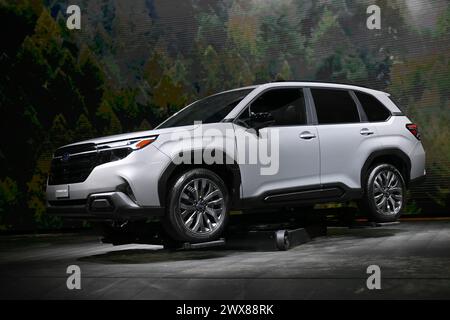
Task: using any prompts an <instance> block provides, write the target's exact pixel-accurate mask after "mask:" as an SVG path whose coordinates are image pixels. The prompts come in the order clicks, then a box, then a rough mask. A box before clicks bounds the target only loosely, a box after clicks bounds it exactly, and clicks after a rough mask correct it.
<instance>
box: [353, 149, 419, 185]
mask: <svg viewBox="0 0 450 320" xmlns="http://www.w3.org/2000/svg"><path fill="white" fill-rule="evenodd" d="M389 156H394V157H397V158H399V159H401V160H402V161H403V163H404V165H405V168H404V169H405V172H401V173H402V174H403V175H404V177H403V178H404V179H405V183H406V185H408V184H409V181H410V175H411V160H410V159H409V157H408V155H407V154H406V153H404V152H403V151H402V150H400V149H397V148H387V149H382V150H376V151H374V152H372V153H371V154H370V155H369V157H367V159H366V161H365V162H364V165H363V166H362V169H361V177H360V179H361V188H362V189H364V188H365V187H364V185H365V179H366V177H367V175H368V173H369V169H370V167H371V166H372V164H373V162H374V160H375V159H376V158H379V157H389ZM397 169H398V170H399V171H401V169H402V168H397Z"/></svg>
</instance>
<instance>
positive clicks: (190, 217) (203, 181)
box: [164, 169, 228, 242]
mask: <svg viewBox="0 0 450 320" xmlns="http://www.w3.org/2000/svg"><path fill="white" fill-rule="evenodd" d="M227 218H228V190H227V188H226V186H225V184H224V182H223V181H222V179H221V178H220V177H219V176H218V175H217V174H215V173H214V172H212V171H211V170H207V169H193V170H190V171H188V172H185V173H183V174H182V175H181V176H180V177H179V178H178V179H176V180H175V182H174V184H173V187H172V189H171V192H170V196H169V199H168V208H167V214H166V216H165V219H164V227H165V229H166V231H167V233H169V235H170V236H171V237H172V238H174V239H175V240H178V241H187V242H205V241H211V240H215V239H217V238H218V237H219V236H220V235H221V234H222V232H223V229H224V227H225V224H226V221H227Z"/></svg>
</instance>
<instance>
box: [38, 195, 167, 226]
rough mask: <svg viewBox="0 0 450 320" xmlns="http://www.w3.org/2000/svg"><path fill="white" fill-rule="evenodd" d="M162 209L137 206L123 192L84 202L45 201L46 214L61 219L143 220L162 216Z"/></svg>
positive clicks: (91, 197)
mask: <svg viewBox="0 0 450 320" xmlns="http://www.w3.org/2000/svg"><path fill="white" fill-rule="evenodd" d="M164 212H165V210H164V208H163V207H159V206H158V207H157V206H155V207H150V206H139V205H137V204H136V203H135V202H134V201H133V200H131V199H130V198H129V197H128V195H126V194H125V193H123V192H120V191H116V192H105V193H97V194H92V195H90V196H89V197H88V198H87V199H84V200H57V201H52V200H49V201H47V213H48V214H49V215H55V216H59V217H63V218H70V219H86V220H114V221H124V220H132V221H134V220H143V219H146V218H149V217H154V216H162V215H164Z"/></svg>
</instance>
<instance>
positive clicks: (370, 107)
mask: <svg viewBox="0 0 450 320" xmlns="http://www.w3.org/2000/svg"><path fill="white" fill-rule="evenodd" d="M355 94H356V97H357V98H358V100H359V102H360V103H361V105H362V108H363V110H364V112H365V113H366V116H367V120H369V122H380V121H385V120H386V119H387V118H389V116H390V115H391V113H390V112H389V110H388V109H387V108H386V107H385V106H384V105H383V103H381V102H380V101H379V100H378V99H377V98H375V97H374V96H373V95H371V94H368V93H364V92H357V91H355Z"/></svg>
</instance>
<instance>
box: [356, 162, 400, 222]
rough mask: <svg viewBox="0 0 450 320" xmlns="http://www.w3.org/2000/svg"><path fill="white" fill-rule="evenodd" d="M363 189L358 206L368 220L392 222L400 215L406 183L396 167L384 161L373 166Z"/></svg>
mask: <svg viewBox="0 0 450 320" xmlns="http://www.w3.org/2000/svg"><path fill="white" fill-rule="evenodd" d="M364 190H365V191H364V195H363V198H362V199H361V201H360V202H359V208H360V210H361V211H362V213H364V214H367V215H368V218H369V220H370V221H374V222H394V221H396V220H397V219H398V218H399V217H400V215H401V213H402V211H403V208H404V207H405V204H406V185H405V180H404V178H403V176H402V174H401V173H400V171H398V170H397V168H396V167H394V166H393V165H390V164H386V163H384V164H377V165H375V166H373V167H372V168H371V169H370V170H369V174H368V176H367V179H366V181H365V186H364Z"/></svg>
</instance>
